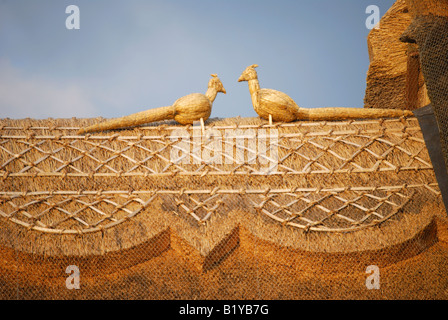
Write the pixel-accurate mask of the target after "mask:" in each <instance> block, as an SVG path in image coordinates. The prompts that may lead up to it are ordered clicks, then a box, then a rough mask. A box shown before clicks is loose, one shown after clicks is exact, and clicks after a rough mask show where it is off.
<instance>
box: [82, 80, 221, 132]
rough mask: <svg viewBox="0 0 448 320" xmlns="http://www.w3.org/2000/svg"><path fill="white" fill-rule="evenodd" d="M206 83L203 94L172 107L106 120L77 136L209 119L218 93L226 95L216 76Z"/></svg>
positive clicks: (185, 99) (178, 101)
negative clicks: (164, 123) (152, 124)
mask: <svg viewBox="0 0 448 320" xmlns="http://www.w3.org/2000/svg"><path fill="white" fill-rule="evenodd" d="M211 76H212V78H211V79H210V81H209V83H208V89H207V91H206V93H205V94H202V93H191V94H189V95H186V96H184V97H181V98H179V99H177V100H176V101H175V102H174V103H173V105H171V106H167V107H160V108H155V109H149V110H145V111H141V112H137V113H134V114H131V115H128V116H124V117H120V118H115V119H110V120H106V121H104V122H102V123H98V124H94V125H91V126H89V127H86V128H81V129H80V130H79V131H78V134H85V133H89V132H98V131H105V130H114V129H120V128H127V127H134V126H138V125H142V124H146V123H150V122H155V121H162V120H171V119H174V120H176V121H177V122H179V123H180V124H184V125H186V124H193V123H194V122H195V121H200V122H201V125H202V126H203V125H204V121H205V120H207V119H208V118H209V117H210V114H211V112H212V105H213V101H215V98H216V96H217V94H218V93H219V92H222V93H226V90H225V89H224V86H223V84H222V82H221V80H220V79H219V78H218V76H217V75H216V74H212V75H211Z"/></svg>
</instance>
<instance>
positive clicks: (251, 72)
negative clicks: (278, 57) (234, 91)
mask: <svg viewBox="0 0 448 320" xmlns="http://www.w3.org/2000/svg"><path fill="white" fill-rule="evenodd" d="M256 67H258V64H253V65H251V66H248V67H247V68H246V70H244V71H243V73H242V74H241V75H240V77H239V78H238V82H241V81H249V80H253V79H257V71H255V68H256Z"/></svg>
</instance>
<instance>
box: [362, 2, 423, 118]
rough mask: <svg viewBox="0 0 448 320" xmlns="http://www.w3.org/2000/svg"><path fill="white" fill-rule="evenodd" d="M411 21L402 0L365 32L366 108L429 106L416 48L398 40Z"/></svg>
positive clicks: (409, 13)
mask: <svg viewBox="0 0 448 320" xmlns="http://www.w3.org/2000/svg"><path fill="white" fill-rule="evenodd" d="M411 20H412V13H411V12H410V11H409V6H408V4H407V3H406V1H405V0H397V2H396V3H395V4H394V5H393V6H392V7H391V8H390V9H389V11H388V12H387V13H386V14H385V15H384V17H383V18H382V19H381V22H380V28H379V29H372V31H371V32H370V33H369V36H368V38H367V44H368V50H369V57H370V66H369V70H368V73H367V88H366V94H365V98H364V103H365V105H364V106H365V107H366V108H390V109H407V110H414V109H417V108H419V107H422V106H425V105H427V104H428V103H429V99H428V97H427V93H426V87H425V84H424V79H423V76H422V72H421V68H420V64H419V60H418V53H417V50H416V47H415V45H413V44H406V43H403V42H401V41H400V40H399V38H400V35H401V34H402V33H403V32H404V31H405V30H406V28H407V26H408V25H409V24H410V23H411Z"/></svg>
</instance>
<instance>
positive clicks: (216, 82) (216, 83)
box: [208, 74, 226, 93]
mask: <svg viewBox="0 0 448 320" xmlns="http://www.w3.org/2000/svg"><path fill="white" fill-rule="evenodd" d="M211 76H212V78H211V79H210V81H209V82H208V87H209V88H215V89H216V91H217V92H222V93H226V89H224V85H223V84H222V82H221V80H220V79H219V78H218V75H217V74H211Z"/></svg>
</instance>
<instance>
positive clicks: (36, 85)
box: [0, 59, 95, 118]
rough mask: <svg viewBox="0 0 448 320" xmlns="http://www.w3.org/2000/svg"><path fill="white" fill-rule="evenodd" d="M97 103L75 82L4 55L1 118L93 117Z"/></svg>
mask: <svg viewBox="0 0 448 320" xmlns="http://www.w3.org/2000/svg"><path fill="white" fill-rule="evenodd" d="M94 114H95V107H94V105H93V103H92V102H91V100H90V99H89V97H88V95H87V94H86V93H85V91H84V90H83V89H82V88H81V87H80V86H78V85H76V84H73V83H59V82H58V81H56V80H51V79H47V78H44V77H43V76H39V75H35V74H27V73H26V72H24V71H23V70H20V69H18V68H15V67H14V66H12V65H11V63H10V62H9V61H8V60H6V59H0V118H27V117H30V118H48V117H52V118H70V117H74V116H76V117H91V116H92V115H94Z"/></svg>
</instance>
